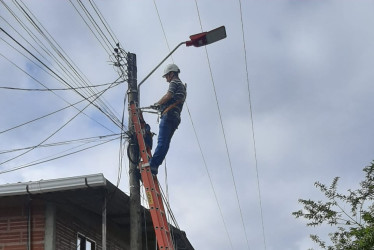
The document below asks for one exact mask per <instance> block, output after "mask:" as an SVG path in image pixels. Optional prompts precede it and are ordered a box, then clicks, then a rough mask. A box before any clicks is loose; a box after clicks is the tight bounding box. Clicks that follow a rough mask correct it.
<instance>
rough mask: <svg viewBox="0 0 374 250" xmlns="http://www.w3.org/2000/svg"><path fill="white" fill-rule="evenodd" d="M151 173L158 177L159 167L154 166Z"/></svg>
mask: <svg viewBox="0 0 374 250" xmlns="http://www.w3.org/2000/svg"><path fill="white" fill-rule="evenodd" d="M151 173H152V174H153V175H157V174H158V167H153V166H151Z"/></svg>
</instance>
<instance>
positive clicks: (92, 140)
mask: <svg viewBox="0 0 374 250" xmlns="http://www.w3.org/2000/svg"><path fill="white" fill-rule="evenodd" d="M119 135H120V134H110V135H102V136H94V137H87V138H81V139H75V140H69V141H61V142H53V143H49V144H43V145H40V146H39V147H41V148H42V147H55V146H64V145H68V144H72V143H90V142H96V141H101V140H103V139H106V138H108V137H113V136H119ZM30 148H32V147H25V148H15V149H8V150H0V154H8V153H13V152H17V151H24V150H27V149H30Z"/></svg>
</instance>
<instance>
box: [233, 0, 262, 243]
mask: <svg viewBox="0 0 374 250" xmlns="http://www.w3.org/2000/svg"><path fill="white" fill-rule="evenodd" d="M239 11H240V22H241V28H242V38H243V49H244V60H245V71H246V79H247V90H248V104H249V113H250V117H251V127H252V139H253V148H254V158H255V166H256V177H257V190H258V199H259V203H260V212H261V224H262V236H263V241H264V246H265V250H266V237H265V226H264V215H263V209H262V198H261V188H260V178H259V171H258V161H257V149H256V140H255V130H254V125H253V110H252V99H251V90H250V86H249V73H248V60H247V48H246V43H245V33H244V22H243V11H242V1H241V0H239Z"/></svg>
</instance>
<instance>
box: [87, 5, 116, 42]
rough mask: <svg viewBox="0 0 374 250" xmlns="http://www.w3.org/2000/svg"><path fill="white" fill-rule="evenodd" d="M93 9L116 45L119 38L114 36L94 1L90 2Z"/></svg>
mask: <svg viewBox="0 0 374 250" xmlns="http://www.w3.org/2000/svg"><path fill="white" fill-rule="evenodd" d="M89 2H90V4H91V6H92V8H93V9H94V11H95V12H96V14H97V16H98V17H99V18H100V21H101V23H102V24H103V25H104V27H105V29H106V30H107V31H108V34H109V35H110V37H111V38H112V39H113V42H114V43H115V44H117V43H118V41H119V40H118V38H117V37H116V35H115V34H114V32H113V30H112V29H111V28H110V26H109V24H108V22H107V21H106V19H105V17H104V16H103V14H101V12H100V10H99V8H98V7H97V5H96V3H95V1H94V0H89Z"/></svg>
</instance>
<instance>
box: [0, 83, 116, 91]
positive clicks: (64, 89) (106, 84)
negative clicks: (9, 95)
mask: <svg viewBox="0 0 374 250" xmlns="http://www.w3.org/2000/svg"><path fill="white" fill-rule="evenodd" d="M111 84H113V83H103V84H97V85H90V86H82V87H74V88H63V89H62V88H57V89H51V88H47V89H29V88H28V89H26V88H15V87H7V86H0V89H6V90H21V91H39V92H45V91H66V90H76V89H84V88H92V87H102V86H108V85H111Z"/></svg>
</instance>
